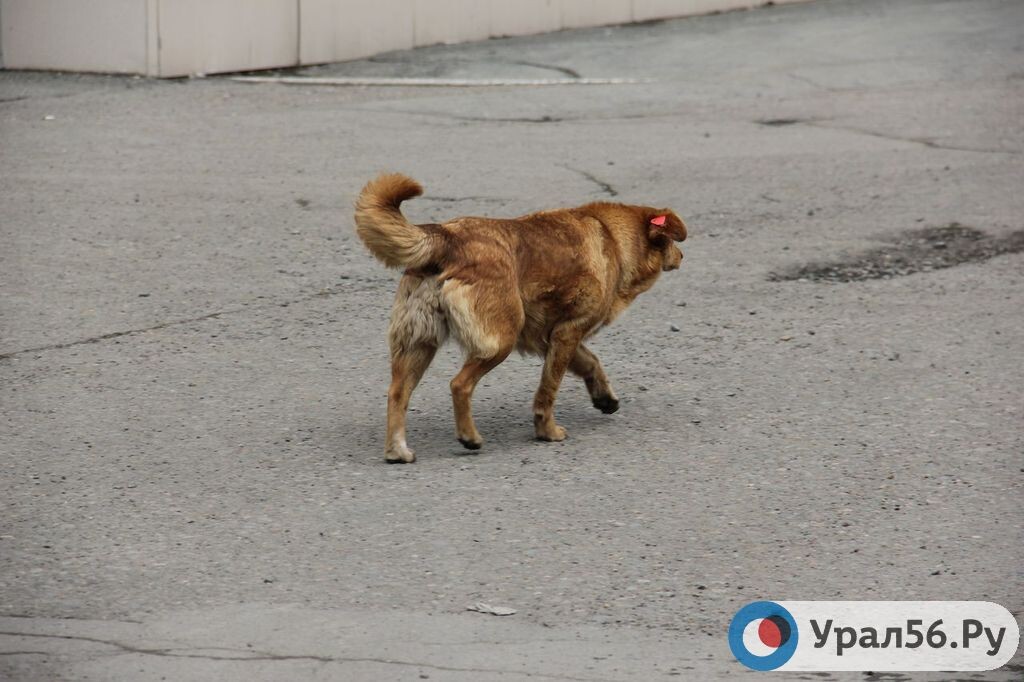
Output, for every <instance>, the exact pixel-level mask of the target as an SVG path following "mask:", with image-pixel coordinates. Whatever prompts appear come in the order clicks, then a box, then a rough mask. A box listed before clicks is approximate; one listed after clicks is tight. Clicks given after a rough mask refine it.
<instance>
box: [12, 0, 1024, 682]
mask: <svg viewBox="0 0 1024 682" xmlns="http://www.w3.org/2000/svg"><path fill="white" fill-rule="evenodd" d="M1022 27H1024V3H1020V2H1010V1H1000V0H962V1H957V2H942V1H926V0H906V1H903V2H881V1H879V0H858V1H852V0H836V1H831V2H829V1H823V2H812V3H808V4H799V5H787V6H781V7H767V8H763V9H758V10H753V11H747V12H734V13H726V14H720V15H714V16H707V17H698V18H691V19H682V20H673V21H665V22H656V23H648V24H644V25H637V26H624V27H613V28H598V29H590V30H580V31H567V32H560V33H555V34H551V35H545V36H536V37H527V38H514V39H500V40H491V41H487V42H484V43H478V44H472V45H463V46H438V47H430V48H424V49H419V50H414V51H410V52H404V53H393V54H388V55H382V56H380V57H378V58H374V59H370V60H364V61H360V62H352V63H347V64H334V65H328V66H324V67H315V68H308V69H302V70H301V71H298V72H296V73H297V74H298V75H318V76H325V77H330V76H388V77H405V76H416V77H452V78H576V77H583V78H632V79H642V80H644V82H640V83H634V84H619V85H594V86H589V85H565V86H549V87H488V88H427V87H420V88H411V87H348V88H333V87H311V86H286V85H276V84H259V85H256V84H244V83H238V82H233V81H231V80H229V79H228V78H226V77H217V78H205V79H202V78H197V79H185V80H177V81H152V80H146V79H138V78H129V77H107V76H80V75H68V74H42V73H18V72H2V71H0V415H2V416H0V465H2V466H0V503H2V510H3V511H2V517H0V679H14V680H45V679H68V680H79V679H89V680H126V679H131V680H161V679H168V680H175V679H181V680H185V679H187V680H231V679H239V680H243V679H244V680H247V681H249V680H264V679H265V680H280V679H324V680H419V679H431V680H503V681H504V680H525V679H535V680H547V679H571V680H652V679H663V678H664V679H670V678H676V679H734V678H737V677H740V676H743V675H745V674H746V671H745V669H744V668H743V667H742V666H741V665H740V664H739V663H737V662H736V661H735V660H734V659H733V657H732V655H731V654H730V652H729V648H728V645H727V642H726V636H725V633H726V628H727V627H728V623H729V620H730V619H731V617H732V615H733V614H734V613H735V612H736V611H737V610H738V609H739V608H740V607H741V606H742V605H743V604H745V603H747V602H750V601H753V600H756V599H776V600H780V599H791V600H813V599H833V600H853V599H915V600H928V599H943V600H954V599H955V600H988V601H994V602H998V603H1000V604H1002V605H1004V606H1006V607H1007V608H1008V609H1009V610H1010V611H1011V612H1013V613H1014V614H1015V615H1016V616H1017V618H1018V620H1019V619H1020V618H1021V614H1022V611H1024V600H1022V596H1021V595H1022V594H1024V572H1022V567H1024V550H1022V547H1024V542H1022V541H1024V532H1022V528H1024V524H1022V522H1024V513H1022V511H1021V499H1022V494H1021V493H1022V490H1021V488H1022V483H1024V476H1022V472H1024V428H1022V427H1024V419H1022V415H1024V399H1022V398H1024V389H1022V386H1024V314H1022V312H1021V310H1022V305H1021V302H1022V301H1024V254H1022V253H1021V251H1022V248H1021V244H1022V243H1024V242H1022V239H1021V230H1022V229H1024V225H1022V216H1024V192H1022V191H1021V188H1022V187H1024V156H1022V155H1024V126H1022V124H1021V122H1022V120H1024V49H1022V45H1024V29H1022ZM291 75H296V74H295V73H292V74H291ZM385 170H387V171H400V172H403V173H406V174H409V175H411V176H412V177H414V178H416V179H417V180H419V181H421V182H422V183H423V185H424V186H425V188H426V194H425V196H424V197H422V198H419V199H415V200H413V201H410V202H408V203H407V204H406V205H405V211H406V213H407V215H409V216H410V217H411V218H412V219H414V220H416V221H418V222H434V221H439V220H443V219H445V218H449V217H454V216H458V215H488V216H514V215H520V214H523V213H527V212H531V211H534V210H538V209H542V208H554V207H561V206H571V205H576V204H580V203H585V202H588V201H593V200H612V201H625V202H630V203H646V204H653V205H659V206H661V205H667V206H670V207H672V208H673V209H675V210H676V211H677V212H678V213H679V214H680V215H681V216H683V218H684V219H685V220H686V222H687V225H688V228H689V232H690V237H689V239H688V240H687V241H686V243H685V244H684V245H683V246H684V251H685V253H686V259H685V261H684V263H683V267H682V268H681V269H680V270H679V271H677V272H672V273H667V274H666V275H665V276H664V277H663V278H662V279H661V281H659V282H658V284H657V285H656V286H655V287H654V289H653V290H652V291H650V292H648V293H646V294H644V295H642V296H641V297H640V298H639V299H638V300H637V301H636V303H634V305H633V306H632V307H631V308H630V309H629V310H628V311H627V312H626V313H625V314H624V315H623V316H622V317H621V318H620V319H619V320H617V321H616V323H615V324H614V325H613V326H612V327H610V328H609V329H607V330H605V331H604V332H602V333H601V334H600V335H599V336H598V337H597V338H596V339H595V340H594V342H593V344H592V346H591V347H592V349H593V350H594V351H595V352H596V353H597V355H598V356H599V357H600V358H601V360H602V362H603V363H604V366H605V368H606V370H607V372H608V375H609V377H610V379H611V382H612V384H613V386H614V387H615V390H616V392H617V393H618V395H619V397H620V399H622V406H621V409H620V410H619V412H618V413H616V414H614V415H604V414H601V413H600V412H598V411H597V410H595V409H593V408H592V407H591V405H590V401H589V400H588V399H587V396H586V392H585V389H584V387H583V385H582V382H579V381H578V380H573V379H572V378H568V379H567V380H566V382H565V384H563V388H562V391H561V392H560V394H559V400H558V403H557V406H556V414H557V415H558V418H559V421H560V423H561V424H562V425H564V426H565V427H566V428H567V429H568V432H569V438H568V439H567V440H566V441H564V442H562V443H539V442H535V441H534V440H533V438H532V434H533V428H532V416H531V411H530V404H531V400H532V396H533V391H534V390H535V388H536V384H537V382H538V380H539V373H540V361H539V360H538V359H536V358H530V357H526V358H521V357H511V358H509V360H508V361H507V362H505V363H504V364H503V365H501V366H500V367H498V368H497V369H496V370H494V371H493V372H491V373H490V374H489V375H487V377H486V378H485V379H484V380H483V382H482V383H481V385H480V387H479V388H478V390H477V394H476V397H475V401H474V411H475V417H476V420H477V426H478V427H479V429H480V431H481V434H482V435H483V437H484V440H485V443H484V447H483V449H481V450H479V451H477V452H472V453H470V452H467V451H464V450H463V449H462V448H461V446H460V445H459V444H458V442H457V441H456V440H455V436H454V425H453V421H452V416H451V406H450V397H449V393H448V381H449V380H450V378H451V377H452V376H454V375H455V373H456V371H457V369H458V367H459V366H460V364H461V363H460V357H459V354H458V350H457V349H456V348H455V347H454V346H452V347H448V348H447V349H445V350H444V351H442V352H441V353H440V354H439V355H438V358H437V360H436V361H435V363H434V365H433V366H432V367H431V369H430V370H429V372H428V373H427V375H426V377H425V379H424V381H423V383H422V384H421V386H420V388H419V389H418V390H417V392H416V393H415V394H414V396H413V400H412V409H411V411H410V417H409V442H410V446H411V447H413V448H414V449H415V450H416V452H417V456H418V461H417V462H416V463H415V464H414V465H408V466H394V465H391V466H389V465H386V464H385V463H384V459H383V435H384V434H383V428H384V411H385V400H386V390H387V383H388V379H389V371H388V353H387V346H386V327H387V319H388V315H389V310H390V302H391V297H392V295H393V291H394V289H395V285H396V282H397V279H398V273H395V272H392V271H388V270H385V269H384V268H383V267H382V266H380V265H379V264H378V263H377V262H375V261H374V260H373V259H372V258H371V257H370V256H369V254H368V253H367V252H366V251H365V249H364V247H363V246H362V244H361V243H360V242H359V241H358V239H357V238H356V236H355V234H354V230H353V225H352V220H351V214H352V204H353V201H354V199H355V196H356V194H357V193H358V191H359V189H360V187H361V186H362V185H363V183H365V182H366V181H367V180H368V179H370V178H371V177H373V176H374V175H375V174H376V173H378V172H381V171H385ZM932 252H934V257H933V256H932V255H930V254H932ZM674 329H678V331H674ZM475 602H486V603H488V604H493V605H501V606H507V607H510V608H512V609H515V610H516V613H515V614H514V615H510V616H493V615H488V614H484V613H478V612H470V611H467V610H466V607H467V606H468V605H471V604H473V603H475ZM1021 664H1022V660H1021V655H1020V653H1019V652H1018V656H1017V658H1016V659H1015V661H1014V662H1013V663H1011V664H1010V667H1007V668H1004V669H1002V670H1000V671H997V672H994V673H982V674H971V675H964V674H957V675H954V674H931V675H927V676H925V675H909V674H908V675H888V676H885V677H882V676H881V675H875V676H869V675H865V674H862V673H845V674H835V675H824V676H820V677H816V678H815V679H843V680H846V679H849V680H869V679H890V680H902V679H942V680H946V679H954V678H955V679H993V680H1004V679H1005V680H1010V679H1020V677H1021V675H1022V674H1024V667H1022V665H1021Z"/></svg>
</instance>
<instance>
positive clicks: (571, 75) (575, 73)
mask: <svg viewBox="0 0 1024 682" xmlns="http://www.w3.org/2000/svg"><path fill="white" fill-rule="evenodd" d="M505 63H506V64H521V65H522V66H532V67H533V68H535V69H547V70H548V71H557V72H559V73H564V74H565V75H566V76H568V77H569V78H581V77H582V76H580V72H579V71H577V70H576V69H570V68H569V67H567V66H556V65H554V64H541V63H539V62H529V61H512V62H505Z"/></svg>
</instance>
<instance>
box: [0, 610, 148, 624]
mask: <svg viewBox="0 0 1024 682" xmlns="http://www.w3.org/2000/svg"><path fill="white" fill-rule="evenodd" d="M0 618H24V619H26V620H78V621H86V622H90V621H91V622H95V621H96V619H95V618H79V617H78V616H30V615H28V614H25V613H0ZM103 622H104V623H132V624H133V625H141V624H142V621H141V620H127V619H124V618H118V619H111V618H105V619H104V620H103Z"/></svg>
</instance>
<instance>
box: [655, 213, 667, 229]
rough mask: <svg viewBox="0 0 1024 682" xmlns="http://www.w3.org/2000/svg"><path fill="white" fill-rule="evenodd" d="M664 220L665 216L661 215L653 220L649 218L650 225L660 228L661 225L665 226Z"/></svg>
mask: <svg viewBox="0 0 1024 682" xmlns="http://www.w3.org/2000/svg"><path fill="white" fill-rule="evenodd" d="M665 218H666V216H663V215H659V216H655V217H654V218H651V225H657V226H658V227H661V226H662V225H664V224H665Z"/></svg>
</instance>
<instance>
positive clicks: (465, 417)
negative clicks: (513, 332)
mask: <svg viewBox="0 0 1024 682" xmlns="http://www.w3.org/2000/svg"><path fill="white" fill-rule="evenodd" d="M510 351H511V349H509V350H506V351H502V352H500V353H499V354H498V355H496V356H494V357H492V358H488V359H486V360H477V359H471V360H468V361H467V362H466V364H465V365H463V366H462V370H461V371H460V372H459V373H458V374H457V375H455V378H454V379H452V383H451V387H452V407H453V408H454V409H455V437H456V438H458V439H459V442H460V443H462V444H463V445H464V446H465V447H466V448H468V449H470V450H479V449H480V446H481V445H483V442H484V441H483V438H481V437H480V432H479V431H477V430H476V424H475V423H473V410H472V406H471V403H472V400H473V389H475V388H476V385H477V382H479V381H480V379H481V378H483V376H484V375H485V374H487V373H488V372H490V371H491V370H492V369H494V368H495V367H497V366H498V365H500V364H501V363H502V361H503V360H504V359H505V358H507V357H508V354H509V352H510Z"/></svg>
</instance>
